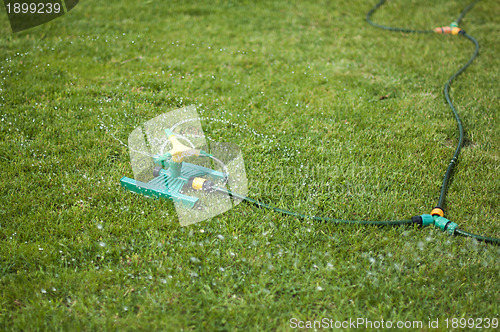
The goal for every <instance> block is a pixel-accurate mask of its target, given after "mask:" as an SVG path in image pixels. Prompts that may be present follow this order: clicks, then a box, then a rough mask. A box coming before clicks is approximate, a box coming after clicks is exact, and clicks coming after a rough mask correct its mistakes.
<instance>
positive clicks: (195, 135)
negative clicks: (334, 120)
mask: <svg viewBox="0 0 500 332" xmlns="http://www.w3.org/2000/svg"><path fill="white" fill-rule="evenodd" d="M144 133H145V134H146V136H147V138H148V139H147V141H146V139H145V136H144ZM179 139H180V140H183V141H185V142H186V143H187V144H188V145H189V146H186V145H185V144H183V143H181V142H180V141H179ZM128 147H129V150H130V158H131V163H132V169H133V171H134V179H131V178H128V177H123V178H122V179H121V180H120V183H121V185H122V186H123V187H124V188H126V189H128V190H130V191H132V192H135V193H138V194H141V195H144V196H149V197H156V198H167V199H169V200H172V201H173V202H174V204H175V207H176V211H177V214H178V216H179V221H180V223H181V225H182V226H186V225H189V224H193V223H195V222H199V221H201V220H204V219H207V218H211V217H213V216H215V215H218V214H220V213H222V212H225V211H227V210H229V209H230V208H231V207H232V206H233V205H236V204H238V203H239V202H241V200H240V199H238V198H236V197H230V195H229V193H230V190H231V189H233V190H237V191H238V192H239V193H241V192H244V193H245V194H246V192H247V180H246V175H245V167H244V164H243V158H242V157H241V152H240V149H239V148H238V147H237V146H236V145H235V144H231V143H217V142H212V143H211V144H210V148H211V152H212V153H209V152H207V151H206V150H207V148H205V147H208V146H207V144H206V142H205V137H204V135H203V131H202V128H201V124H200V118H199V117H198V115H197V113H196V110H195V108H194V107H185V108H182V109H178V110H175V111H172V112H168V113H165V114H162V115H160V116H158V117H156V118H154V119H151V120H150V121H148V122H146V124H144V126H143V128H142V127H138V128H136V129H135V130H134V131H133V132H132V133H131V134H130V136H129V144H128ZM167 149H168V150H167ZM216 156H217V157H216ZM216 168H218V169H216Z"/></svg>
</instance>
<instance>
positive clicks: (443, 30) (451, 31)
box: [434, 27, 462, 35]
mask: <svg viewBox="0 0 500 332" xmlns="http://www.w3.org/2000/svg"><path fill="white" fill-rule="evenodd" d="M460 31H462V29H460V28H459V27H437V28H435V29H434V32H435V33H440V34H444V35H458V34H459V33H460Z"/></svg>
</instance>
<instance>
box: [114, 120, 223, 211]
mask: <svg viewBox="0 0 500 332" xmlns="http://www.w3.org/2000/svg"><path fill="white" fill-rule="evenodd" d="M165 134H166V136H167V138H168V140H169V141H170V143H171V144H172V149H170V151H168V152H167V153H165V154H163V155H161V156H157V157H154V158H153V162H154V164H155V165H157V166H156V167H155V168H154V169H152V170H151V172H152V173H151V175H152V177H154V178H153V179H152V180H151V181H149V182H147V183H146V182H142V181H138V180H135V179H130V178H127V177H123V178H122V179H121V180H120V183H121V185H122V186H123V187H125V188H126V189H128V190H130V191H133V192H136V193H139V194H142V195H145V196H155V197H164V198H168V199H171V200H173V201H174V202H176V203H181V204H182V205H184V206H185V207H187V208H192V207H194V206H195V204H196V203H197V202H198V201H199V199H198V198H197V197H193V196H189V195H185V194H183V193H182V192H183V189H184V187H186V185H188V183H190V182H192V179H193V178H201V177H205V176H208V177H211V178H212V179H221V180H226V175H225V174H223V173H222V172H218V171H215V170H213V169H210V168H206V167H203V166H199V165H195V164H191V163H187V162H185V161H184V159H185V158H188V157H193V156H195V157H199V156H203V157H213V156H212V155H211V154H209V153H207V152H205V151H203V150H198V149H195V148H190V147H187V146H185V145H184V144H182V143H181V142H179V140H178V139H177V137H176V136H175V134H174V133H173V132H172V130H170V129H165ZM189 186H191V185H190V184H189Z"/></svg>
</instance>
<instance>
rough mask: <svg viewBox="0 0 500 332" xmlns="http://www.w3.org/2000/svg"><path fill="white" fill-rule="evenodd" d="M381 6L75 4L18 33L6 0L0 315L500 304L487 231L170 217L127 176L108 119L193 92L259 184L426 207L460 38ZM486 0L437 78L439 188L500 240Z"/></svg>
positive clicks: (415, 14)
mask: <svg viewBox="0 0 500 332" xmlns="http://www.w3.org/2000/svg"><path fill="white" fill-rule="evenodd" d="M375 2H376V1H375V0H370V1H368V0H366V1H347V0H342V1H330V2H327V1H320V2H313V1H311V2H307V3H306V2H301V1H296V2H288V1H274V2H271V1H266V2H257V3H255V2H253V1H246V2H219V1H215V2H213V1H210V2H209V1H206V2H197V1H193V2H183V1H179V2H177V1H175V2H171V1H169V2H166V1H125V0H122V1H94V0H88V1H81V2H80V3H79V5H78V6H77V7H76V8H75V9H73V10H72V11H71V12H69V13H68V14H66V15H64V16H63V17H60V18H58V19H56V20H54V21H51V22H49V23H47V24H44V25H41V26H39V27H36V28H33V29H30V30H27V31H24V32H20V33H17V34H12V33H11V31H10V26H9V24H8V21H7V15H6V14H4V13H3V14H0V17H1V20H0V22H1V24H0V31H1V37H0V73H1V75H0V97H1V99H0V167H1V172H0V241H1V245H0V259H1V260H0V269H1V270H0V329H2V330H4V329H6V330H11V329H13V330H66V331H71V330H81V329H84V330H89V331H91V330H115V329H116V330H135V329H142V330H151V329H155V330H180V329H184V330H208V331H213V330H242V331H244V330H289V329H291V328H292V327H293V326H292V325H291V323H290V320H291V319H292V318H296V319H298V320H302V321H305V320H320V319H322V318H328V319H333V320H339V321H344V320H348V319H349V318H351V319H356V318H366V319H369V320H372V321H380V320H382V319H383V320H384V321H394V322H396V321H407V320H408V321H417V320H422V321H424V322H428V321H429V320H436V319H439V320H440V329H441V330H445V329H446V325H445V322H444V320H445V319H446V318H448V319H450V322H451V319H452V318H490V319H491V318H494V317H496V318H497V319H498V317H499V303H500V297H499V291H500V286H499V285H500V283H499V273H500V268H499V266H500V264H499V258H500V255H499V254H500V251H499V247H498V246H495V245H490V244H485V243H481V242H477V241H475V240H472V239H468V238H463V237H449V236H448V235H446V234H445V233H443V232H441V231H440V230H438V229H435V228H426V229H421V228H417V227H412V226H399V227H375V226H355V225H354V226H352V225H338V224H324V223H316V222H313V221H308V220H300V219H296V218H293V217H288V216H283V215H280V214H277V213H273V212H271V211H267V210H262V209H258V208H256V207H255V206H252V205H250V204H247V203H243V204H240V205H238V206H237V207H235V208H233V209H231V210H229V211H228V212H226V213H224V214H222V215H219V216H217V217H214V218H212V219H209V220H205V221H203V222H201V223H198V224H195V225H191V226H189V227H181V226H180V225H179V223H178V220H177V217H176V213H175V208H174V206H173V204H172V203H170V202H168V201H162V200H153V199H147V198H144V197H142V196H139V195H133V194H131V193H129V192H126V191H125V190H124V189H122V188H121V187H120V185H119V180H120V178H121V177H123V176H128V177H132V176H133V174H132V169H131V166H130V160H129V154H128V150H127V148H126V147H125V146H123V145H121V144H120V143H119V142H118V141H117V140H115V139H114V138H113V135H114V136H115V137H116V138H119V139H121V140H123V141H126V140H127V137H128V135H129V133H130V132H131V131H132V130H133V129H134V128H135V127H137V126H138V125H140V124H142V123H144V122H145V121H147V120H149V119H151V118H153V117H155V116H157V115H159V114H162V113H164V112H167V111H170V110H173V109H176V108H179V107H182V106H187V105H192V104H193V105H196V106H197V107H198V110H199V112H200V115H201V116H202V117H204V118H206V119H208V120H205V121H203V122H202V124H203V129H204V131H205V134H206V135H207V136H209V137H210V139H211V140H213V141H218V142H232V143H235V144H238V145H239V147H240V148H241V150H242V153H243V156H244V159H245V166H246V173H247V177H248V181H249V196H250V197H252V198H255V199H258V200H261V201H263V202H266V203H268V204H271V205H274V206H277V207H281V208H286V209H291V210H295V211H299V212H304V213H307V214H310V215H320V216H327V217H334V218H343V219H356V220H395V219H408V218H411V217H412V216H414V215H420V214H424V213H429V212H430V210H431V209H432V208H433V207H434V206H435V205H436V203H437V200H438V197H439V190H440V186H441V181H442V176H443V175H444V172H445V170H446V167H447V166H448V163H449V159H450V158H451V156H452V155H453V152H454V149H455V145H456V141H457V129H456V128H457V126H456V122H455V120H454V118H453V115H452V113H451V111H450V109H449V108H448V106H447V104H446V102H445V100H444V97H443V95H442V87H443V85H444V83H445V82H446V80H447V79H448V78H449V77H450V76H451V74H453V73H454V72H455V71H456V70H457V69H458V68H459V67H460V66H462V65H463V64H464V63H465V62H466V61H467V60H468V59H469V57H470V56H471V54H472V52H473V45H472V44H471V43H470V42H469V41H468V40H466V39H465V38H459V37H452V36H442V35H412V34H402V33H390V32H385V31H382V30H379V29H375V28H373V27H371V26H370V25H368V24H367V23H366V22H365V21H364V17H365V14H366V12H367V11H368V10H369V9H370V8H371V7H372V6H373V5H374V4H375ZM467 4H468V1H458V0H450V1H444V0H439V1H436V0H418V1H417V0H414V1H404V0H401V1H390V2H388V3H387V4H386V5H384V6H383V7H382V8H381V9H380V10H379V11H377V13H376V14H375V15H374V16H373V20H374V21H375V22H378V23H381V24H386V25H391V26H403V27H412V28H419V29H429V28H431V29H432V28H434V27H436V26H442V25H448V24H449V23H450V22H451V21H453V20H454V19H455V18H456V17H457V16H458V15H459V14H460V12H461V10H462V9H463V8H464V7H465V6H466V5H467ZM499 12H500V4H499V3H498V2H496V1H481V2H479V3H478V4H477V5H476V6H475V7H474V8H473V9H472V10H471V11H470V12H469V13H468V15H467V16H466V17H465V18H464V20H463V21H462V28H463V29H465V30H466V31H467V32H468V33H469V34H470V35H472V36H474V37H475V38H476V39H477V40H478V41H479V43H480V45H481V50H480V56H479V57H478V59H477V60H476V61H475V62H474V63H473V65H472V66H471V67H470V68H469V69H468V70H467V71H466V72H465V73H464V74H463V75H461V76H460V77H459V78H458V79H457V80H456V81H455V82H454V83H453V85H452V89H451V97H452V99H453V101H454V103H455V104H456V107H457V110H458V112H459V113H460V115H461V117H462V121H463V123H464V126H465V130H466V144H465V146H464V148H463V150H462V154H461V157H460V161H459V163H458V166H457V169H456V172H455V173H454V177H453V180H452V182H451V185H450V188H449V193H448V196H447V202H446V206H445V210H446V217H447V218H448V219H450V220H452V221H454V222H456V223H457V224H458V225H459V227H460V228H461V229H464V230H466V231H470V232H473V233H478V234H484V235H488V236H495V237H500V229H499V227H498V222H499V219H500V218H499V212H500V207H499V204H498V202H499V201H500V177H499V175H498V172H499V151H500V130H499V128H500V125H499V116H498V114H499V112H498V110H499V106H500V103H499V97H498V82H499V81H500V69H499V67H500V57H499V56H498V54H500V43H499V38H498V30H499V29H500V21H499V19H498V13H499ZM381 96H388V98H385V99H382V100H381V99H380V97H381ZM106 128H107V130H106ZM425 324H427V323H425ZM449 327H450V328H451V325H450V326H449ZM423 329H424V330H425V329H428V327H427V326H426V325H424V327H423Z"/></svg>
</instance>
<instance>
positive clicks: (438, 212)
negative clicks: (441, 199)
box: [431, 206, 444, 217]
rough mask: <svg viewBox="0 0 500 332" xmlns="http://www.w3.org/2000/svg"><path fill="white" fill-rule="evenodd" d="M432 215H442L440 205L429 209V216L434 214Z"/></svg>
mask: <svg viewBox="0 0 500 332" xmlns="http://www.w3.org/2000/svg"><path fill="white" fill-rule="evenodd" d="M434 215H438V216H440V217H444V211H443V209H441V208H440V207H437V206H436V207H435V208H434V209H432V211H431V216H434Z"/></svg>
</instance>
